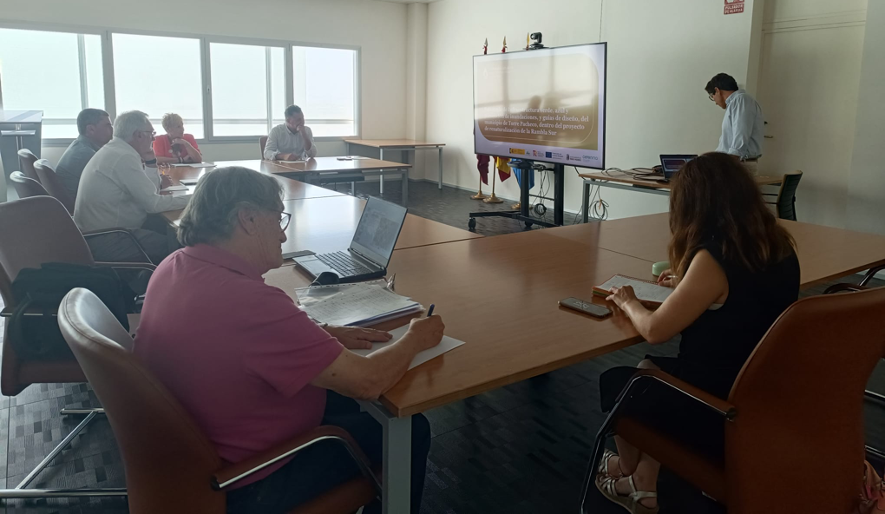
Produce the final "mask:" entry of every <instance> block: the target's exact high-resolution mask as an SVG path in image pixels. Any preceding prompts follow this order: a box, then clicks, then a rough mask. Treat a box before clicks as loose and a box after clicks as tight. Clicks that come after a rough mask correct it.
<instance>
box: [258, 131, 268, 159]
mask: <svg viewBox="0 0 885 514" xmlns="http://www.w3.org/2000/svg"><path fill="white" fill-rule="evenodd" d="M258 146H259V147H261V158H262V159H264V147H265V146H267V136H261V137H259V138H258Z"/></svg>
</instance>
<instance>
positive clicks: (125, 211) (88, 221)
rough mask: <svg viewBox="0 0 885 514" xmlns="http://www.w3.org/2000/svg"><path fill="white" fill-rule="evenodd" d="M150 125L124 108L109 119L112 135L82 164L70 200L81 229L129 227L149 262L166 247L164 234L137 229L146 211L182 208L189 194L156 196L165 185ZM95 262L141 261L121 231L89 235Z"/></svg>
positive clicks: (137, 113)
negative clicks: (80, 173) (75, 194)
mask: <svg viewBox="0 0 885 514" xmlns="http://www.w3.org/2000/svg"><path fill="white" fill-rule="evenodd" d="M154 135H155V132H154V127H153V125H151V122H150V120H149V119H148V116H147V114H145V113H143V112H141V111H128V112H124V113H122V114H120V115H119V116H117V119H116V120H115V121H114V138H113V139H111V142H110V143H108V144H106V145H105V146H103V147H102V148H101V149H100V150H98V152H96V153H95V155H94V156H93V157H92V159H90V160H89V163H88V164H87V165H86V167H85V168H84V169H83V175H82V176H81V177H80V190H79V192H78V194H77V201H76V203H75V205H74V221H75V222H77V226H79V227H80V230H82V231H84V232H86V231H92V230H102V229H108V228H114V227H120V228H125V229H128V230H129V231H130V232H132V234H133V235H134V236H135V238H136V239H138V242H139V244H140V245H141V246H142V248H144V250H145V252H147V254H148V257H150V259H151V261H152V262H153V263H154V264H159V263H160V261H162V260H163V259H164V258H165V257H166V256H167V255H168V254H169V251H170V248H169V247H168V242H167V240H166V236H164V235H162V234H159V233H157V232H153V231H151V230H147V229H145V228H142V226H143V225H144V223H145V221H146V220H147V218H148V214H156V213H161V212H164V211H171V210H177V209H183V208H184V207H185V206H186V205H187V202H188V199H189V198H190V195H183V196H172V195H161V194H160V188H161V187H165V186H166V185H168V183H167V180H168V179H166V177H163V179H166V180H163V179H161V177H160V173H159V171H158V170H157V156H156V155H154V149H153V141H154ZM89 247H90V248H91V249H92V255H93V256H94V257H95V260H97V261H114V262H123V261H139V260H144V257H142V255H141V252H140V251H139V250H138V248H136V247H135V245H133V244H132V240H131V239H129V238H127V237H125V236H122V235H120V234H109V235H107V236H102V237H94V238H90V241H89Z"/></svg>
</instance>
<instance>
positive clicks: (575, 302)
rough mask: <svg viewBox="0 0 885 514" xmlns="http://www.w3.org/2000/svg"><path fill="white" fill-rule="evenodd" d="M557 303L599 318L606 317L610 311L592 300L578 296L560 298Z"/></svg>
mask: <svg viewBox="0 0 885 514" xmlns="http://www.w3.org/2000/svg"><path fill="white" fill-rule="evenodd" d="M559 305H560V306H562V307H565V308H566V309H572V310H574V311H578V312H583V313H584V314H588V315H590V316H593V317H594V318H599V319H602V318H606V317H608V316H610V315H611V313H612V311H610V310H609V309H607V308H606V307H604V306H602V305H597V304H595V303H593V302H588V301H586V300H581V299H579V298H566V299H565V300H560V301H559Z"/></svg>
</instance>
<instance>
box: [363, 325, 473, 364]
mask: <svg viewBox="0 0 885 514" xmlns="http://www.w3.org/2000/svg"><path fill="white" fill-rule="evenodd" d="M408 330H409V326H408V325H404V326H402V327H399V328H398V329H396V330H391V331H390V335H392V336H393V339H391V340H390V342H387V343H372V349H371V350H352V351H353V353H358V354H360V355H362V356H363V357H368V356H369V355H370V354H371V353H372V352H377V351H378V350H380V349H382V348H384V347H385V346H388V345H391V344H393V343H394V342H395V341H398V340H399V339H400V338H402V337H403V336H404V335H405V334H406V331H408ZM462 344H464V341H459V340H457V339H453V338H451V337H449V336H443V338H442V341H440V342H439V344H438V345H436V346H434V347H433V348H431V349H429V350H424V351H423V352H420V353H419V354H418V355H416V356H415V358H414V359H412V363H411V364H409V369H412V368H414V367H416V366H420V365H422V364H424V363H425V362H427V361H429V360H430V359H434V358H436V357H439V356H440V355H442V354H444V353H446V352H449V351H451V350H454V349H455V348H457V347H459V346H461V345H462Z"/></svg>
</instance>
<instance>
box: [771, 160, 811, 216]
mask: <svg viewBox="0 0 885 514" xmlns="http://www.w3.org/2000/svg"><path fill="white" fill-rule="evenodd" d="M800 180H802V172H801V171H799V170H797V171H794V172H793V173H787V174H786V175H784V181H783V182H781V189H780V191H778V193H777V195H775V194H773V193H767V194H765V195H764V196H776V197H777V199H776V200H775V201H774V202H765V203H767V204H768V205H774V206H776V210H777V217H778V218H780V219H784V220H791V221H798V220H797V219H796V189H798V188H799V181H800Z"/></svg>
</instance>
